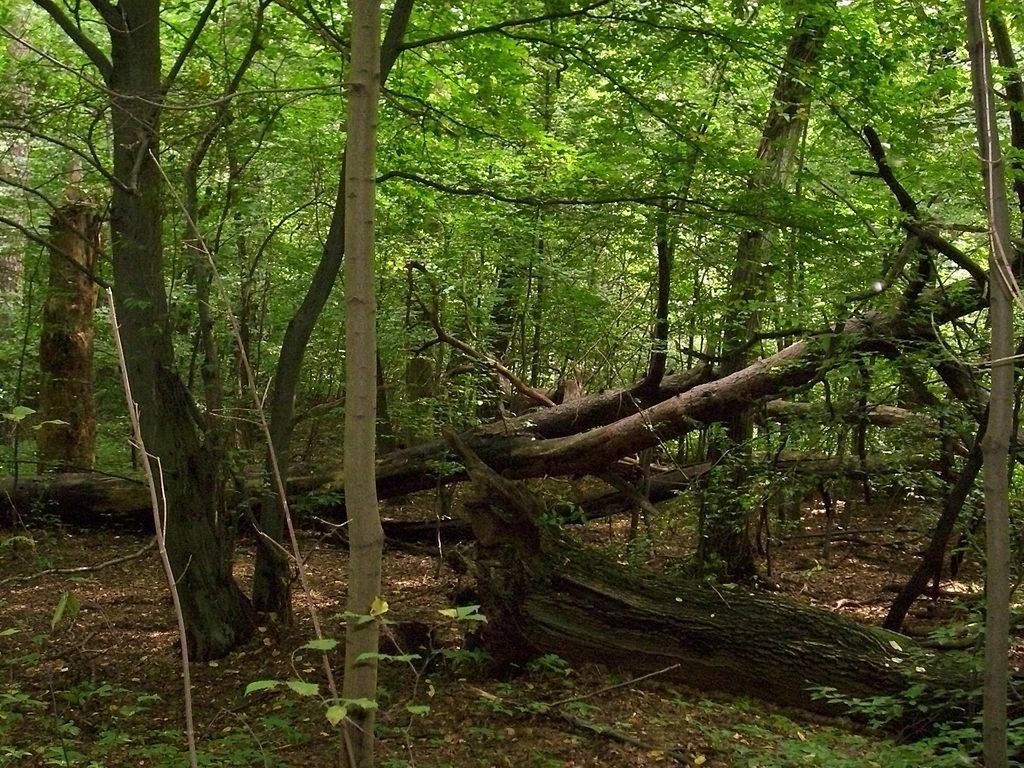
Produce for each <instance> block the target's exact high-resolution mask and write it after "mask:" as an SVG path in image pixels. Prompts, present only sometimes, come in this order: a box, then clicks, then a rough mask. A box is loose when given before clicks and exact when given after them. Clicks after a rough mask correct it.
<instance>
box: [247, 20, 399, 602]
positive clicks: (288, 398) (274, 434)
mask: <svg viewBox="0 0 1024 768" xmlns="http://www.w3.org/2000/svg"><path fill="white" fill-rule="evenodd" d="M412 5H413V0H397V2H396V3H395V7H394V10H393V11H392V13H391V20H390V22H389V24H388V31H387V35H386V36H385V39H384V44H383V46H382V47H381V53H380V57H381V62H380V77H381V82H383V81H384V80H386V79H387V76H388V73H389V72H390V71H391V68H392V67H393V66H394V64H395V62H396V61H397V60H398V54H399V52H400V50H399V46H400V43H401V41H402V38H403V37H404V35H405V29H406V27H407V26H408V24H409V17H410V16H411V15H412ZM346 153H347V149H346ZM345 178H346V160H345V156H343V157H342V162H341V172H340V178H339V179H338V193H337V197H336V199H335V203H334V212H333V214H332V215H331V225H330V230H329V231H328V234H327V241H326V242H325V243H324V250H323V254H322V255H321V257H320V263H319V264H318V265H317V268H316V272H315V273H314V275H313V279H312V280H310V283H309V288H308V289H307V291H306V295H305V296H304V297H303V299H302V303H301V304H300V305H299V308H298V309H297V310H296V311H295V314H294V315H293V316H292V319H291V320H289V321H288V328H287V329H286V330H285V334H284V339H283V341H282V343H281V352H280V355H279V357H278V361H277V366H276V367H275V369H274V384H273V389H272V390H271V394H270V403H269V406H268V408H269V412H270V441H271V446H269V447H268V450H272V451H274V452H275V453H276V454H277V466H278V470H279V471H280V472H281V473H282V474H283V475H284V476H285V477H287V476H288V470H289V467H290V465H291V439H292V424H293V422H294V419H295V395H296V391H297V390H298V386H299V376H300V374H301V373H302V362H303V358H304V357H305V355H306V345H307V344H308V343H309V338H310V336H311V335H312V333H313V328H314V327H315V326H316V322H317V319H318V318H319V317H320V313H321V312H322V311H323V308H324V305H325V304H326V303H327V299H328V297H329V296H330V295H331V289H332V288H333V287H334V283H335V280H336V279H337V277H338V271H339V270H340V269H341V263H342V259H343V257H344V255H345ZM266 463H267V469H268V472H269V471H270V465H271V463H272V462H271V461H270V458H269V457H268V458H267V462H266ZM284 527H285V521H284V510H283V509H282V508H281V506H280V504H279V501H278V500H277V499H275V497H274V496H273V494H268V496H267V498H266V499H264V503H263V507H262V512H261V514H260V529H261V530H262V531H263V533H264V534H266V535H267V536H269V537H270V538H271V539H273V540H274V541H276V542H280V541H282V539H283V537H284ZM252 593H253V604H254V605H255V607H256V609H257V610H259V611H264V612H268V613H276V614H278V615H279V616H281V617H282V618H285V619H287V618H288V617H290V616H291V587H290V574H289V572H288V560H287V558H286V557H285V556H284V554H283V553H282V552H281V550H280V548H279V547H272V546H268V545H266V544H263V543H262V542H261V543H260V544H259V545H258V546H257V549H256V564H255V568H254V573H253V587H252Z"/></svg>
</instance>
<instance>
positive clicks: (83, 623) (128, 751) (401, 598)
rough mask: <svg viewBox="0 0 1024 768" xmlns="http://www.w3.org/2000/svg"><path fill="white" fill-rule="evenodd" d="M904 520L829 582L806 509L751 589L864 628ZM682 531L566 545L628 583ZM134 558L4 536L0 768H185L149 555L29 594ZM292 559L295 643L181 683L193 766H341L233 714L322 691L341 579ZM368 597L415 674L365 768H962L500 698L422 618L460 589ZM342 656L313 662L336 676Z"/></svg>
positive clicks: (750, 709) (724, 710) (901, 511)
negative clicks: (767, 589) (768, 590)
mask: <svg viewBox="0 0 1024 768" xmlns="http://www.w3.org/2000/svg"><path fill="white" fill-rule="evenodd" d="M432 503H433V502H432V499H431V498H425V499H419V500H417V499H413V501H411V502H408V503H407V504H405V505H402V506H389V507H385V508H384V509H383V510H382V513H383V514H384V515H386V516H390V517H402V516H405V517H417V518H419V519H423V517H424V513H423V509H424V508H426V509H430V508H431V505H432ZM913 509H914V508H912V507H908V506H905V505H875V506H873V507H872V508H870V509H865V508H863V506H860V507H858V509H857V510H856V512H855V514H854V515H853V516H852V519H851V520H850V527H849V529H848V530H847V531H846V532H844V533H843V534H842V535H841V536H839V539H838V540H835V541H833V542H832V544H831V551H830V552H829V553H828V562H827V563H826V560H825V555H824V553H823V551H822V542H823V540H824V539H823V537H822V536H821V531H822V524H823V517H824V516H823V514H822V513H821V510H820V508H814V507H813V506H811V507H808V508H805V510H804V519H803V521H802V522H801V523H800V524H799V525H798V526H797V527H796V528H794V529H793V530H790V531H788V533H787V536H786V537H785V538H784V539H782V540H781V541H779V540H776V542H775V546H774V547H773V550H772V552H771V570H770V573H767V574H766V578H767V580H768V581H769V582H770V583H772V584H774V585H776V586H777V588H778V589H780V590H781V591H783V592H786V593H789V594H790V595H792V596H794V597H796V598H797V599H799V600H802V601H804V602H806V603H809V604H813V605H817V606H820V607H822V608H827V609H831V610H835V611H840V612H842V613H845V614H850V615H855V616H857V617H858V618H861V619H863V620H865V621H869V622H874V623H877V622H879V621H880V619H881V617H882V616H883V615H884V612H885V611H886V610H887V608H888V604H889V603H890V601H891V600H892V598H893V596H894V593H893V589H894V587H895V585H899V584H901V583H902V582H903V581H904V580H905V578H906V576H907V575H908V573H909V572H910V570H911V569H912V568H913V566H914V565H915V562H916V557H915V553H917V552H918V551H919V550H920V549H921V547H922V546H923V544H924V542H925V540H926V539H925V536H926V535H927V525H928V522H929V521H928V520H922V519H920V518H921V516H920V514H919V513H915V512H914V511H913ZM428 516H429V513H428ZM668 517H669V515H667V514H666V518H668ZM691 526H692V522H689V523H687V526H684V525H683V524H682V523H680V524H679V525H678V528H675V529H674V528H672V527H671V526H665V525H664V524H662V523H659V521H654V529H653V531H652V532H651V533H652V535H650V536H649V537H647V542H646V543H640V544H634V545H632V546H631V545H629V544H628V543H627V542H626V531H627V528H628V521H626V520H622V519H615V520H612V521H611V522H609V521H602V522H596V523H592V524H590V525H589V526H586V527H585V528H582V529H580V534H581V535H582V536H583V537H584V538H585V539H586V540H587V541H588V543H591V544H593V545H596V546H600V547H603V548H605V549H606V550H608V551H610V552H612V553H614V554H615V555H616V556H618V557H619V558H620V559H622V560H623V561H624V562H626V561H628V562H631V563H635V564H648V565H651V566H653V567H657V568H660V569H664V568H671V567H672V566H673V564H674V563H679V562H682V558H684V557H685V556H686V554H687V553H688V552H689V551H690V544H691V543H692V542H691V541H689V540H688V538H687V535H686V533H685V531H687V530H690V529H691ZM641 531H642V532H643V531H644V528H643V526H641ZM652 541H655V542H656V545H652V544H651V542H652ZM147 542H148V538H147V537H146V536H145V535H135V534H126V533H112V532H109V531H105V532H104V531H87V530H72V529H68V528H61V527H31V526H30V527H29V528H28V529H25V528H22V529H18V530H7V531H3V532H0V669H2V672H0V674H2V677H0V766H154V767H156V766H159V767H163V766H167V767H168V768H170V766H174V767H175V768H178V767H179V766H184V765H187V760H186V757H185V753H184V751H183V736H182V728H183V725H182V723H183V716H182V692H181V684H180V677H181V673H180V667H179V656H178V651H177V645H176V642H177V635H176V632H175V629H174V620H173V615H172V611H171V606H170V600H169V598H168V596H167V592H166V589H165V588H164V587H163V575H162V571H161V569H160V566H159V564H158V561H157V558H156V555H155V552H154V551H153V550H148V551H146V552H145V553H144V554H142V555H141V556H139V557H136V558H133V559H128V560H125V561H124V562H121V563H118V564H116V565H111V566H109V567H105V568H103V569H101V570H85V571H82V572H79V573H75V574H63V575H58V574H52V573H51V574H47V575H41V576H40V575H39V574H40V572H41V571H44V570H47V569H59V568H75V567H81V566H87V565H95V564H97V563H102V562H104V561H108V560H111V559H114V558H120V557H124V556H126V555H130V554H132V553H134V552H137V551H138V550H139V549H140V548H141V547H144V546H145V545H146V544H147ZM304 545H305V546H306V548H307V549H308V550H309V551H310V552H311V554H310V556H309V559H308V562H307V568H308V573H309V577H310V580H311V583H312V592H311V594H310V595H308V596H307V595H297V606H296V617H297V622H296V625H295V626H294V627H292V628H291V629H289V630H287V631H283V630H281V629H280V628H278V627H275V626H273V625H266V626H261V627H260V628H259V629H258V631H257V633H256V638H255V639H254V640H253V641H252V642H251V643H249V644H248V645H247V646H246V647H244V648H243V649H241V650H240V651H239V652H237V653H235V654H232V655H231V656H229V657H228V658H226V659H223V660H221V661H218V662H212V663H208V664H196V665H193V669H192V680H193V687H194V691H193V697H194V701H195V716H196V727H197V738H198V743H199V749H200V752H201V755H200V757H201V763H200V764H201V765H208V766H332V765H338V764H339V763H338V749H339V744H338V738H337V731H336V730H335V729H333V728H332V726H330V725H329V723H328V722H327V720H326V719H325V717H324V709H325V707H324V705H323V703H322V700H321V698H320V696H300V695H298V694H297V693H295V692H293V691H292V690H291V689H288V688H287V687H284V686H281V687H278V688H276V689H274V690H263V691H259V692H256V693H253V694H250V695H248V696H247V695H245V689H246V686H247V685H248V684H250V683H252V682H254V681H261V680H280V681H285V680H296V679H301V680H304V681H308V682H313V683H318V684H319V685H320V691H321V694H323V693H324V691H325V685H324V682H323V679H322V678H323V671H322V663H321V659H320V658H319V654H318V653H315V652H313V651H310V650H303V649H302V646H303V645H304V644H305V643H306V642H308V641H309V640H311V639H312V630H311V625H310V619H309V615H308V607H309V605H310V604H311V603H312V604H315V605H316V608H317V610H318V611H319V615H320V619H321V621H322V623H323V625H324V633H325V635H326V636H327V637H333V638H340V637H342V633H343V624H342V619H341V614H342V612H343V610H344V604H345V574H346V567H347V562H346V560H347V558H346V554H345V552H344V551H343V548H341V547H339V546H335V545H332V543H331V541H330V537H327V538H320V539H317V538H315V537H314V535H313V534H307V535H305V536H304ZM237 563H238V566H237V575H238V577H239V578H240V579H241V580H242V582H243V583H246V582H247V581H248V579H249V577H250V576H251V572H252V554H251V548H250V547H247V546H245V542H243V543H242V544H241V545H240V546H239V551H238V558H237ZM967 570H968V572H970V569H967ZM22 577H30V578H24V579H23V578H22ZM384 578H385V592H384V594H385V597H386V599H387V600H388V602H389V605H390V610H389V612H388V618H390V619H391V621H392V622H394V624H392V627H393V629H392V630H389V631H390V632H391V634H392V635H393V638H394V640H395V641H396V642H397V644H398V645H400V646H406V647H403V648H402V650H403V651H409V652H413V651H416V650H419V652H420V653H421V654H425V655H426V656H430V663H429V664H427V665H426V667H425V668H424V664H423V662H421V661H414V662H412V663H402V662H386V663H384V664H383V665H382V669H381V696H380V713H379V718H378V722H379V734H380V742H379V750H378V764H379V765H380V766H384V767H385V768H399V767H400V766H416V767H417V768H445V767H452V768H463V767H466V768H471V767H475V766H480V767H481V768H485V767H487V768H489V767H491V766H493V767H495V768H500V767H504V766H515V767H516V768H570V767H575V766H591V765H594V766H596V765H600V766H612V767H613V768H614V767H617V766H622V767H623V768H625V767H628V766H663V765H704V766H709V767H710V766H765V767H768V766H807V765H812V766H851V767H853V766H857V767H860V766H875V765H877V766H886V767H887V768H889V767H892V766H901V765H902V766H919V765H936V766H937V765H970V764H971V763H970V762H969V761H967V760H966V759H965V758H962V757H958V756H956V755H953V754H946V755H936V754H932V753H930V752H929V751H928V750H926V749H925V748H924V747H922V746H921V745H915V744H909V745H902V746H898V745H896V744H894V743H893V742H891V741H889V740H888V739H887V738H886V737H884V736H882V735H880V734H877V733H872V732H869V731H866V730H863V729H860V728H856V727H854V726H852V725H851V724H850V723H847V722H845V721H828V720H823V719H820V718H814V717H812V716H809V715H807V714H806V713H802V712H798V711H793V710H783V709H779V708H776V707H771V706H769V705H766V704H763V703H760V702H755V701H751V700H741V699H735V698H727V697H723V696H716V695H709V694H707V693H703V692H697V691H694V690H690V689H686V688H684V687H682V686H679V685H676V684H669V683H667V682H664V681H661V680H659V679H658V677H657V676H656V675H655V676H651V677H648V678H646V679H643V680H633V679H632V678H631V676H630V673H629V671H628V670H624V669H606V668H602V667H597V666H580V667H570V666H568V665H567V664H566V663H565V662H563V661H562V660H561V659H558V658H542V659H539V660H537V662H535V663H534V664H533V665H531V666H530V668H529V669H526V670H523V671H522V673H521V674H519V675H517V676H516V677H513V678H510V679H506V680H495V679H492V678H489V677H488V676H487V675H486V674H485V672H484V670H483V668H482V666H481V665H480V664H479V660H478V659H477V658H476V657H475V655H474V654H473V653H472V652H471V651H467V650H462V649H461V648H460V647H459V637H460V628H459V627H457V626H455V625H454V622H453V621H452V620H451V619H447V618H445V617H444V616H442V615H441V614H440V613H439V610H441V609H444V608H449V607H451V606H452V604H453V603H452V601H453V595H455V594H456V593H457V591H458V589H459V588H460V586H461V585H460V584H459V581H458V577H457V576H455V575H454V574H453V573H452V572H451V571H450V570H449V569H448V568H447V567H446V566H443V565H439V560H438V558H437V557H436V553H434V554H431V553H429V552H426V551H424V552H423V553H421V554H410V553H408V552H402V551H394V550H389V551H388V552H387V553H386V555H385V564H384ZM967 578H968V579H970V578H971V577H970V575H968V576H967ZM980 590H981V586H980V584H979V583H978V582H977V581H976V580H975V581H970V580H968V581H963V582H958V583H949V582H946V583H944V585H943V591H942V593H941V594H940V596H939V597H938V598H937V599H934V600H933V599H930V598H929V599H922V600H921V601H919V603H918V605H917V606H916V607H915V610H914V612H913V613H912V615H911V619H910V621H909V622H908V628H909V629H910V630H911V631H913V632H922V631H925V630H926V629H928V628H929V627H932V626H935V625H936V624H940V623H942V624H946V625H948V623H949V622H950V621H952V620H957V621H959V622H960V624H961V625H962V626H966V625H968V624H969V622H970V621H971V618H972V617H971V615H970V614H969V612H968V606H970V605H972V604H976V600H977V596H978V595H979V594H980ZM426 628H430V630H431V631H432V634H433V635H434V642H435V643H436V644H437V645H438V646H441V647H438V648H435V650H436V651H437V653H435V654H433V655H432V656H431V654H430V653H429V650H428V651H426V652H425V651H424V650H423V649H422V648H420V649H416V648H413V647H409V646H410V644H417V643H418V642H419V641H420V640H422V637H424V636H425V635H426V632H425V631H423V630H425V629H426ZM417 634H419V635H420V638H419V639H417V637H416V635H417ZM340 648H341V646H339V648H338V649H337V650H336V651H332V652H331V654H330V655H331V661H332V663H333V666H334V669H335V670H339V671H340V669H341V666H342V664H341V651H340ZM385 650H386V649H385ZM1017 652H1018V653H1019V652H1020V648H1019V647H1018V648H1017ZM1020 660H1021V659H1020V657H1019V655H1018V656H1017V658H1016V662H1017V665H1018V667H1019V666H1020ZM339 674H340V672H339ZM770 684H771V681H766V685H770Z"/></svg>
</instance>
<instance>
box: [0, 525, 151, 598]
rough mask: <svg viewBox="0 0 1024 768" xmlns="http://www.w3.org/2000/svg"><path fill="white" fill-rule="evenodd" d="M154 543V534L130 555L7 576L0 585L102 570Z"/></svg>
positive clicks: (136, 558)
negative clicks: (146, 542) (93, 563)
mask: <svg viewBox="0 0 1024 768" xmlns="http://www.w3.org/2000/svg"><path fill="white" fill-rule="evenodd" d="M155 544H156V537H155V536H154V537H153V538H152V539H150V540H149V543H148V544H146V545H145V546H144V547H142V548H141V549H139V550H137V551H135V552H132V553H131V554H130V555H122V556H121V557H113V558H111V559H110V560H104V561H103V562H102V563H96V564H95V565H79V566H76V567H74V568H47V569H46V570H45V571H37V572H36V573H29V574H26V575H24V576H8V577H7V578H6V579H0V587H2V586H4V585H5V584H12V583H15V582H22V581H34V580H35V579H41V578H44V577H46V576H69V575H71V574H75V573H91V572H93V571H102V570H103V569H104V568H110V567H111V566H114V565H120V564H121V563H127V562H130V561H132V560H138V559H139V558H140V557H142V556H143V555H144V554H146V553H147V552H149V550H151V549H152V548H153V545H155Z"/></svg>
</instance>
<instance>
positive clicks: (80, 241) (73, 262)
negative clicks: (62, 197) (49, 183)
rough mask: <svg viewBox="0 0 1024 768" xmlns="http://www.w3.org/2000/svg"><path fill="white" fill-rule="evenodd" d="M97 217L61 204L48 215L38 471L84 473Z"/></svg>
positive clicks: (91, 412)
mask: <svg viewBox="0 0 1024 768" xmlns="http://www.w3.org/2000/svg"><path fill="white" fill-rule="evenodd" d="M101 227H102V220H101V219H100V217H99V216H98V215H97V214H96V212H95V211H94V210H93V209H92V208H91V207H90V206H89V205H85V204H81V203H68V204H66V205H63V206H61V207H60V208H58V209H57V210H56V211H54V213H53V215H52V216H51V217H50V243H51V247H50V255H49V256H50V258H49V267H50V269H49V279H48V284H47V291H46V300H45V302H44V304H43V320H42V330H41V333H40V339H39V368H40V371H41V373H42V386H41V387H40V390H39V417H40V419H41V420H42V424H41V425H40V427H39V431H38V433H37V434H36V450H37V455H38V458H39V470H40V471H41V472H43V471H48V470H55V471H58V472H66V471H68V470H79V471H81V470H86V469H92V466H93V463H94V461H95V459H96V405H95V402H94V400H93V394H92V355H93V314H94V312H95V309H96V291H97V286H96V284H95V283H94V282H93V281H92V272H93V270H94V268H95V266H96V259H97V258H98V256H99V251H100V231H101Z"/></svg>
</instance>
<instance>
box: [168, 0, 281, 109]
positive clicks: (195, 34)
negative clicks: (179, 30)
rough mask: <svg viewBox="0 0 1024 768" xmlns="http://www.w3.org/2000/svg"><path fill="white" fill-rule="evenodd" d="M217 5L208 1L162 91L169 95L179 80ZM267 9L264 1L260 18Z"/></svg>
mask: <svg viewBox="0 0 1024 768" xmlns="http://www.w3.org/2000/svg"><path fill="white" fill-rule="evenodd" d="M216 5H217V0H208V2H207V3H206V7H205V8H203V11H202V13H200V14H199V18H198V19H197V20H196V24H195V26H194V27H192V32H191V33H190V34H189V36H188V38H187V39H186V40H185V44H184V45H183V46H182V47H181V50H180V51H179V52H178V58H177V59H175V60H174V64H172V65H171V68H170V70H169V71H168V72H167V77H165V78H164V83H163V86H162V87H161V89H160V90H161V91H162V92H163V93H167V92H168V91H170V90H171V86H173V85H174V81H175V80H176V79H177V78H178V73H179V72H181V68H182V67H184V66H185V62H186V61H187V60H188V56H189V54H190V53H192V49H193V48H194V47H195V44H196V41H197V40H199V35H200V34H201V33H202V31H203V28H204V27H206V22H207V21H209V20H210V14H212V13H213V9H214V7H215V6H216ZM266 7H267V2H266V0H262V1H261V2H260V5H259V13H260V16H262V15H263V9H264V8H266Z"/></svg>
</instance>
